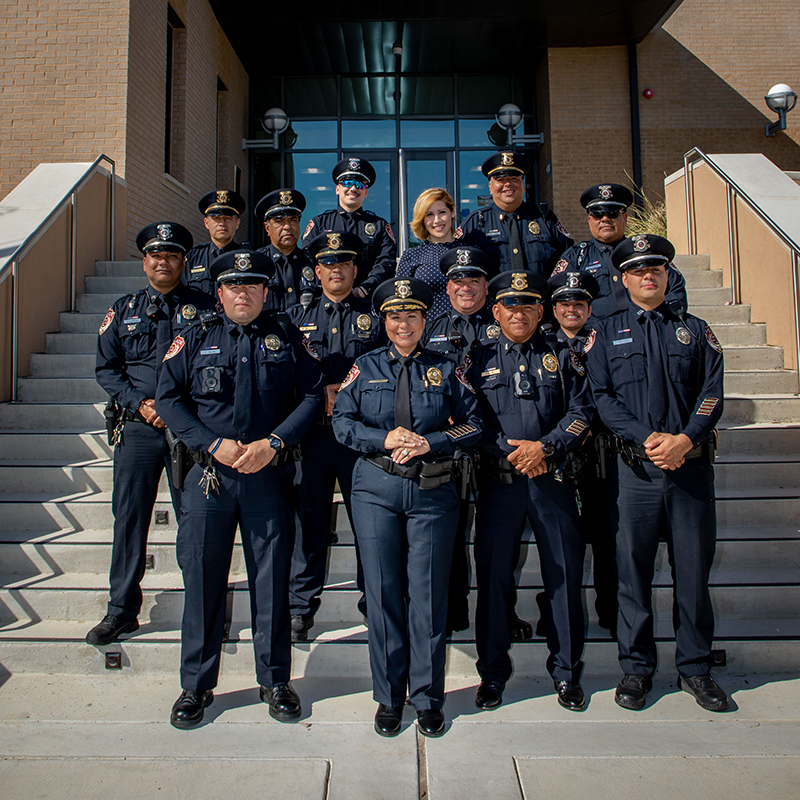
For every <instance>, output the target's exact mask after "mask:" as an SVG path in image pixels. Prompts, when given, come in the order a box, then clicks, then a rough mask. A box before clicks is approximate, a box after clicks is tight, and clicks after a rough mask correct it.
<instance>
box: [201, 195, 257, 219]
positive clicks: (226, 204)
mask: <svg viewBox="0 0 800 800" xmlns="http://www.w3.org/2000/svg"><path fill="white" fill-rule="evenodd" d="M245 206H247V203H246V202H245V199H244V197H242V196H241V195H240V194H239V193H238V192H234V191H233V190H232V189H215V190H214V191H213V192H209V193H208V194H204V195H203V196H202V197H201V198H200V202H199V203H198V204H197V207H198V208H199V209H200V213H201V214H202V215H203V216H204V217H205V216H208V215H209V214H236V216H239V215H241V213H242V212H243V211H244V209H245Z"/></svg>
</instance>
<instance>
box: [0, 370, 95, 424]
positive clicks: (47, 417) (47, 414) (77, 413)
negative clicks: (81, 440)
mask: <svg viewBox="0 0 800 800" xmlns="http://www.w3.org/2000/svg"><path fill="white" fill-rule="evenodd" d="M95 385H97V382H95ZM106 399H107V397H106V398H104V399H103V402H96V403H95V402H92V403H86V402H82V403H69V402H61V403H60V404H59V405H58V407H55V406H53V405H52V403H36V402H30V403H0V430H2V431H15V432H17V433H28V432H30V433H43V432H45V431H59V432H61V433H73V432H74V433H84V432H85V431H88V432H90V433H91V432H97V431H101V430H102V431H104V430H105V427H106V423H105V418H104V417H103V407H104V405H105V400H106Z"/></svg>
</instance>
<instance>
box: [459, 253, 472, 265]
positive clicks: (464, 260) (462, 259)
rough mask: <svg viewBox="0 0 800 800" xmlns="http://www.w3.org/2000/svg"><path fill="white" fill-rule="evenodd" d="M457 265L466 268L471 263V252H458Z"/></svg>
mask: <svg viewBox="0 0 800 800" xmlns="http://www.w3.org/2000/svg"><path fill="white" fill-rule="evenodd" d="M456 252H457V253H458V255H457V256H456V263H457V264H458V265H459V266H461V267H466V266H467V265H468V264H469V263H470V260H469V250H457V251H456Z"/></svg>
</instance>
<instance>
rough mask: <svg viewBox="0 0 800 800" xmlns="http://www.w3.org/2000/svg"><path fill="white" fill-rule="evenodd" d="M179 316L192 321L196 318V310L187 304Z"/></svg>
mask: <svg viewBox="0 0 800 800" xmlns="http://www.w3.org/2000/svg"><path fill="white" fill-rule="evenodd" d="M181 316H182V317H183V318H184V319H194V318H195V317H196V316H197V309H196V308H195V307H194V306H193V305H192V304H191V303H187V304H186V305H185V306H184V307H183V308H182V309H181Z"/></svg>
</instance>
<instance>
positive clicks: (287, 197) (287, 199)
mask: <svg viewBox="0 0 800 800" xmlns="http://www.w3.org/2000/svg"><path fill="white" fill-rule="evenodd" d="M280 201H281V205H284V206H288V205H290V204H291V202H292V193H291V192H281V197H280Z"/></svg>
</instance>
